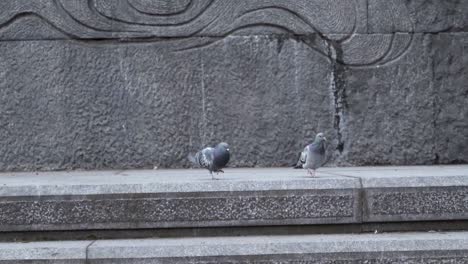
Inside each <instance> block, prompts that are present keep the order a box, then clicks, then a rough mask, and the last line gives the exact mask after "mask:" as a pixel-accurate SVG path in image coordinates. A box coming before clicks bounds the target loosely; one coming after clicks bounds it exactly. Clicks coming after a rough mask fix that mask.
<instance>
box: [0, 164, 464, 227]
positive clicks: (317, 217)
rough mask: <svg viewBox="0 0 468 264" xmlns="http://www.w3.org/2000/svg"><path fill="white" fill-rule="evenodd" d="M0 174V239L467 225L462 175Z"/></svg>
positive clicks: (453, 171)
mask: <svg viewBox="0 0 468 264" xmlns="http://www.w3.org/2000/svg"><path fill="white" fill-rule="evenodd" d="M318 175H319V177H318V178H310V177H306V172H305V171H303V170H292V169H284V168H282V169H280V168H278V169H227V170H226V173H225V174H224V175H220V177H221V178H222V179H221V180H219V181H212V180H211V179H210V178H209V175H208V173H207V172H206V171H204V170H154V171H107V172H105V171H101V172H92V171H88V172H49V173H46V172H43V173H2V174H0V182H1V183H2V186H1V187H2V188H0V231H3V232H12V231H45V230H93V229H101V230H104V229H141V228H177V227H190V228H199V227H229V226H231V227H234V226H235V227H243V226H268V225H315V224H344V223H346V224H351V223H352V224H359V223H373V222H391V221H399V222H404V221H435V220H455V219H458V220H466V219H468V166H431V167H425V166H417V167H368V168H323V169H321V170H320V172H319V174H318Z"/></svg>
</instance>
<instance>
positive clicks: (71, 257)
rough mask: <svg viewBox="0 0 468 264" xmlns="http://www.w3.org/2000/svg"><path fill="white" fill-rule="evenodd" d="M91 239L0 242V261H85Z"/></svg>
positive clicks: (77, 262)
mask: <svg viewBox="0 0 468 264" xmlns="http://www.w3.org/2000/svg"><path fill="white" fill-rule="evenodd" d="M91 243H92V241H60V242H34V243H0V263H2V264H3V263H54V264H55V263H67V264H75V263H76V264H79V263H85V260H86V248H87V247H88V246H89V245H90V244H91Z"/></svg>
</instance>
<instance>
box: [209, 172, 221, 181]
mask: <svg viewBox="0 0 468 264" xmlns="http://www.w3.org/2000/svg"><path fill="white" fill-rule="evenodd" d="M210 174H211V179H212V180H219V179H218V178H215V177H214V175H213V172H211V171H210Z"/></svg>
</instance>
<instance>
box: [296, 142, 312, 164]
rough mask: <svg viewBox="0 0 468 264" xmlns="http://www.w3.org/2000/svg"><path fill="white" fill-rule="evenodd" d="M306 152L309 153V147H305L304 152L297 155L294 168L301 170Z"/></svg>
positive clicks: (305, 158)
mask: <svg viewBox="0 0 468 264" xmlns="http://www.w3.org/2000/svg"><path fill="white" fill-rule="evenodd" d="M308 152H309V146H306V147H305V148H304V150H303V151H302V152H301V153H300V154H299V160H298V161H297V163H296V165H295V166H294V168H296V169H302V166H303V165H304V164H305V163H306V160H307V155H308Z"/></svg>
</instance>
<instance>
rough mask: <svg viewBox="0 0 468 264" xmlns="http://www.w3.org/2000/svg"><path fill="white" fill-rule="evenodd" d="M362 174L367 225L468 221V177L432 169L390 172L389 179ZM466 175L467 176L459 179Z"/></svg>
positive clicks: (387, 174) (387, 175)
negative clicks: (370, 223) (369, 223)
mask: <svg viewBox="0 0 468 264" xmlns="http://www.w3.org/2000/svg"><path fill="white" fill-rule="evenodd" d="M428 168H430V167H428ZM454 168H456V167H454ZM358 174H359V173H356V174H353V173H352V174H351V175H358ZM360 174H361V175H360V177H361V181H362V184H363V188H364V197H363V199H364V200H363V201H364V205H363V207H364V215H363V220H364V222H389V221H436V220H457V219H461V220H463V219H467V218H468V199H467V197H468V187H467V186H468V182H467V179H468V177H467V176H466V173H456V172H455V171H450V170H437V171H431V170H430V169H428V170H422V171H418V170H408V171H406V172H404V173H399V174H398V175H397V174H396V173H392V172H391V171H390V172H387V173H386V175H385V176H383V175H380V176H379V175H377V174H376V173H374V174H368V173H360ZM462 174H463V175H464V176H455V175H462ZM451 175H453V176H451Z"/></svg>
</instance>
